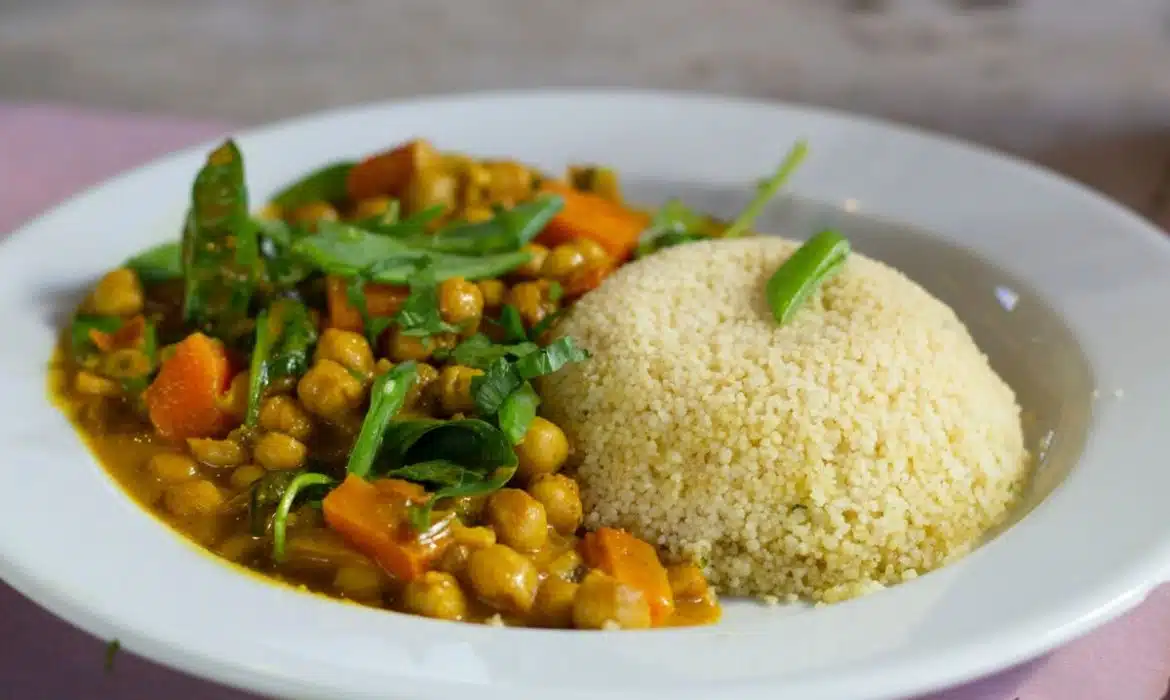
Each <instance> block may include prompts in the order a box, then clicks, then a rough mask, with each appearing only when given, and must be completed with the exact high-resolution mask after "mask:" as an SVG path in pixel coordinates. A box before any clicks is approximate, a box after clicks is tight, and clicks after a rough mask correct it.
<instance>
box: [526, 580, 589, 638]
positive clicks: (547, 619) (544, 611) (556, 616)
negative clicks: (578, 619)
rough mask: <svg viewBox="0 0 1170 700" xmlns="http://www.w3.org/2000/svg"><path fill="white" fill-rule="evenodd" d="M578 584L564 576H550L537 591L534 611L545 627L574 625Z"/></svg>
mask: <svg viewBox="0 0 1170 700" xmlns="http://www.w3.org/2000/svg"><path fill="white" fill-rule="evenodd" d="M577 588H578V586H577V584H575V583H572V582H569V581H566V580H565V579H563V578H557V577H556V576H550V577H548V578H546V579H545V580H544V583H542V584H540V588H539V589H538V590H537V591H536V600H535V602H534V604H533V612H534V613H535V614H536V618H537V621H538V622H539V623H540V624H541V625H542V626H544V627H558V628H564V627H572V626H573V602H574V600H575V599H576V597H577Z"/></svg>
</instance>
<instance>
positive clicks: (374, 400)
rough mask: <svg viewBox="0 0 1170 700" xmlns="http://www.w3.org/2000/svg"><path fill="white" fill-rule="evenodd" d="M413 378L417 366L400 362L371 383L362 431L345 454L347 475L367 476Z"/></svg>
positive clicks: (416, 372)
mask: <svg viewBox="0 0 1170 700" xmlns="http://www.w3.org/2000/svg"><path fill="white" fill-rule="evenodd" d="M417 377H418V370H417V365H416V364H415V363H414V362H403V363H402V364H399V365H395V366H394V367H393V368H392V369H391V370H390V371H389V372H386V373H385V374H383V375H381V376H380V377H378V378H377V379H375V380H374V386H373V387H372V388H371V389H370V408H369V410H368V411H367V412H366V417H365V418H364V419H362V427H361V429H360V430H359V431H358V436H357V439H356V440H354V443H353V448H351V450H350V453H349V462H348V464H346V468H345V470H346V471H347V472H348V473H350V474H353V475H355V476H360V477H362V478H363V479H364V478H366V476H367V475H368V474H369V473H370V469H371V467H372V466H373V464H374V459H375V458H376V457H377V456H378V451H379V449H380V448H381V447H382V444H383V441H384V440H385V439H386V434H387V433H388V432H390V430H389V429H388V425H389V423H390V419H391V418H393V417H394V414H396V413H398V411H399V410H400V409H401V408H402V404H403V403H404V402H405V401H406V393H407V392H408V391H410V387H411V386H413V385H414V382H415V379H416V378H417Z"/></svg>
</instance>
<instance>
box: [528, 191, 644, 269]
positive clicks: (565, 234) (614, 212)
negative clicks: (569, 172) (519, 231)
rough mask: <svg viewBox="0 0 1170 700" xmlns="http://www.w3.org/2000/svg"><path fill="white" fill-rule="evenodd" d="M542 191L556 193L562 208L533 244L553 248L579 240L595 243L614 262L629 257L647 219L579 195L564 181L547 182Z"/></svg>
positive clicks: (616, 205)
mask: <svg viewBox="0 0 1170 700" xmlns="http://www.w3.org/2000/svg"><path fill="white" fill-rule="evenodd" d="M542 189H543V190H544V191H546V192H553V193H555V194H559V195H560V196H561V197H563V198H564V200H565V206H564V208H563V209H561V211H560V212H559V213H557V215H556V216H554V217H553V218H552V221H549V222H548V226H546V227H545V228H544V230H543V231H541V232H540V235H539V236H537V237H536V242H537V243H541V244H543V245H546V246H549V247H553V246H557V245H560V244H561V243H569V242H570V241H574V240H577V239H579V238H588V239H591V240H594V241H596V242H597V243H598V244H600V245H601V247H602V248H604V249H605V252H607V253H609V255H610V257H611V258H613V259H614V260H617V261H622V260H625V259H626V258H628V257H630V253H632V252H633V251H634V248H635V247H637V245H638V238H639V237H641V235H642V231H643V230H645V228H646V226H648V225H649V224H650V218H649V217H648V216H647V215H646V214H643V213H642V212H638V211H634V210H632V209H627V208H625V207H623V206H621V205H620V204H616V203H614V202H611V201H610V200H608V199H605V198H604V197H601V196H599V195H596V194H590V193H588V192H581V191H580V190H575V189H573V188H572V187H570V186H568V185H566V184H565V183H563V182H557V181H555V180H550V181H548V182H545V183H544V184H543V186H542Z"/></svg>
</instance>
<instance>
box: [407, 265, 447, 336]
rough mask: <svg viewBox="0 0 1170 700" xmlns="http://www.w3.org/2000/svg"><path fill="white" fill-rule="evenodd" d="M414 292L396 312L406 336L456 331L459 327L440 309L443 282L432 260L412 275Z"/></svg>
mask: <svg viewBox="0 0 1170 700" xmlns="http://www.w3.org/2000/svg"><path fill="white" fill-rule="evenodd" d="M408 282H409V284H410V295H409V296H407V297H406V301H405V302H403V304H402V308H401V309H399V311H398V313H397V314H395V315H394V323H396V324H398V327H399V329H401V331H402V333H403V334H404V335H414V336H429V335H435V334H436V333H455V332H457V331H458V330H459V328H458V327H456V326H453V325H451V324H450V323H446V322H445V321H443V317H442V314H441V313H440V312H439V283H438V282H436V281H435V270H434V267H433V266H432V265H431V264H430V262H429V261H424V262H422V263H420V265H419V268H418V271H417V272H415V273H414V274H413V275H411V276H410V279H409V281H408Z"/></svg>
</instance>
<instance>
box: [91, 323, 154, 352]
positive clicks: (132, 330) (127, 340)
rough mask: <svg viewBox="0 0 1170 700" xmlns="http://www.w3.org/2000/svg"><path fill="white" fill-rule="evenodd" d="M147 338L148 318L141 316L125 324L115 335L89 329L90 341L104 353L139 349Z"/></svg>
mask: <svg viewBox="0 0 1170 700" xmlns="http://www.w3.org/2000/svg"><path fill="white" fill-rule="evenodd" d="M145 337H146V318H145V317H144V316H142V315H141V314H139V315H138V316H135V317H133V318H131V319H130V320H128V321H126V322H125V323H123V324H122V325H121V326H120V327H119V328H118V330H116V331H114V332H113V333H106V332H105V331H99V330H98V329H96V328H90V329H89V339H90V341H91V342H92V343H93V346H94V347H95V348H97V349H98V350H101V351H102V352H110V351H111V350H121V349H125V348H134V347H138V346H139V345H140V344H141V343H142V341H143V339H144V338H145Z"/></svg>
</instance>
